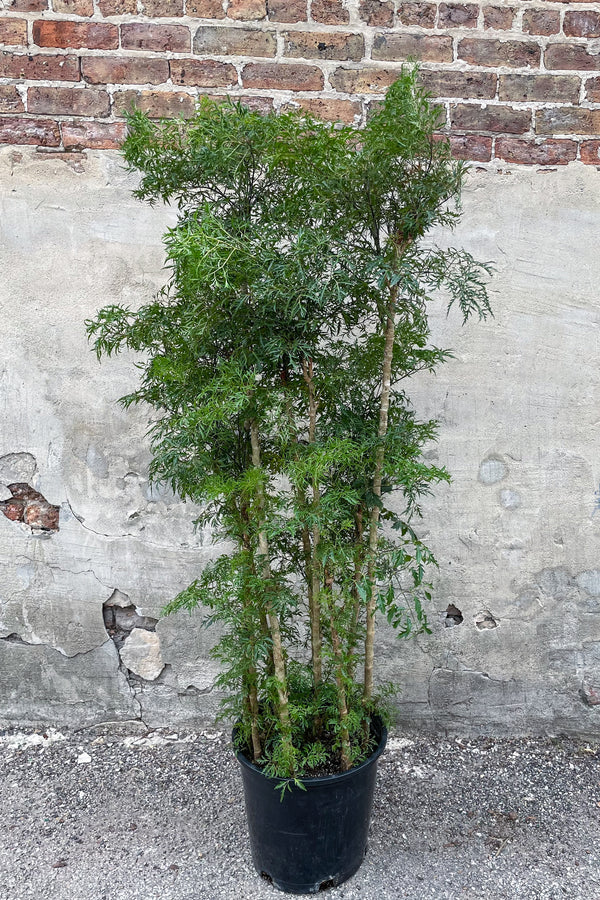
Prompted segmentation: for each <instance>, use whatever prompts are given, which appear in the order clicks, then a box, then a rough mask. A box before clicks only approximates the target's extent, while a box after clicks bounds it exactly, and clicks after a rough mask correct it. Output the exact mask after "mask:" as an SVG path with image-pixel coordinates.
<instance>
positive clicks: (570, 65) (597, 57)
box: [544, 44, 600, 72]
mask: <svg viewBox="0 0 600 900" xmlns="http://www.w3.org/2000/svg"><path fill="white" fill-rule="evenodd" d="M544 64H545V66H546V68H547V69H579V70H580V71H582V72H593V71H598V70H600V52H598V51H596V52H593V51H592V52H590V51H589V50H588V48H587V47H586V45H585V44H550V46H549V47H547V48H546V51H545V53H544Z"/></svg>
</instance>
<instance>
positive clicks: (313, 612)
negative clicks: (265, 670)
mask: <svg viewBox="0 0 600 900" xmlns="http://www.w3.org/2000/svg"><path fill="white" fill-rule="evenodd" d="M302 374H303V375H304V380H305V382H306V385H307V387H308V443H309V444H314V442H315V435H316V430H317V400H316V397H315V387H314V382H313V364H312V360H304V361H303V363H302ZM312 490H313V507H314V509H315V510H316V509H317V508H318V505H319V501H320V499H321V494H320V489H319V483H318V480H317V479H316V478H313V483H312ZM303 539H304V538H303ZM319 543H320V533H319V526H318V525H316V524H315V525H313V527H312V551H311V562H310V573H311V586H310V590H309V595H308V596H309V602H310V640H311V655H312V670H313V682H314V685H315V687H318V686H319V685H320V684H321V681H322V680H323V638H322V635H321V599H320V593H321V571H320V569H321V566H320V561H319V558H318V550H319ZM305 547H306V544H305ZM308 547H310V540H309V541H308Z"/></svg>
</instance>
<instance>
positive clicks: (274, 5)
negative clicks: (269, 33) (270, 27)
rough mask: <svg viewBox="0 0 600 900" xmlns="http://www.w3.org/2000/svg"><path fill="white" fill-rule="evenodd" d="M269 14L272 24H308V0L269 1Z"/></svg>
mask: <svg viewBox="0 0 600 900" xmlns="http://www.w3.org/2000/svg"><path fill="white" fill-rule="evenodd" d="M267 12H268V14H269V19H270V20H271V21H272V22H306V20H307V19H308V15H307V0H267Z"/></svg>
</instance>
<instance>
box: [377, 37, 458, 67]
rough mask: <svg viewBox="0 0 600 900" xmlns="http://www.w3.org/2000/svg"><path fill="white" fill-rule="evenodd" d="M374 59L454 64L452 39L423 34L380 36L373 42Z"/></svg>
mask: <svg viewBox="0 0 600 900" xmlns="http://www.w3.org/2000/svg"><path fill="white" fill-rule="evenodd" d="M372 56H373V59H383V60H396V59H398V60H407V59H412V58H414V59H418V60H423V61H425V62H452V38H451V37H450V36H445V35H444V36H438V35H436V36H433V35H432V36H429V35H423V34H398V33H388V34H379V35H377V37H376V38H375V40H374V41H373V50H372Z"/></svg>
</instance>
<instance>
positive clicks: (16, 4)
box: [4, 0, 48, 12]
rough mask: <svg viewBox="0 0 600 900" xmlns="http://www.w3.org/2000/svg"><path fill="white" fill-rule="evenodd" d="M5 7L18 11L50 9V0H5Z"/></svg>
mask: <svg viewBox="0 0 600 900" xmlns="http://www.w3.org/2000/svg"><path fill="white" fill-rule="evenodd" d="M4 7H5V9H14V10H16V11H17V12H43V11H44V10H45V9H48V0H5V3H4Z"/></svg>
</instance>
